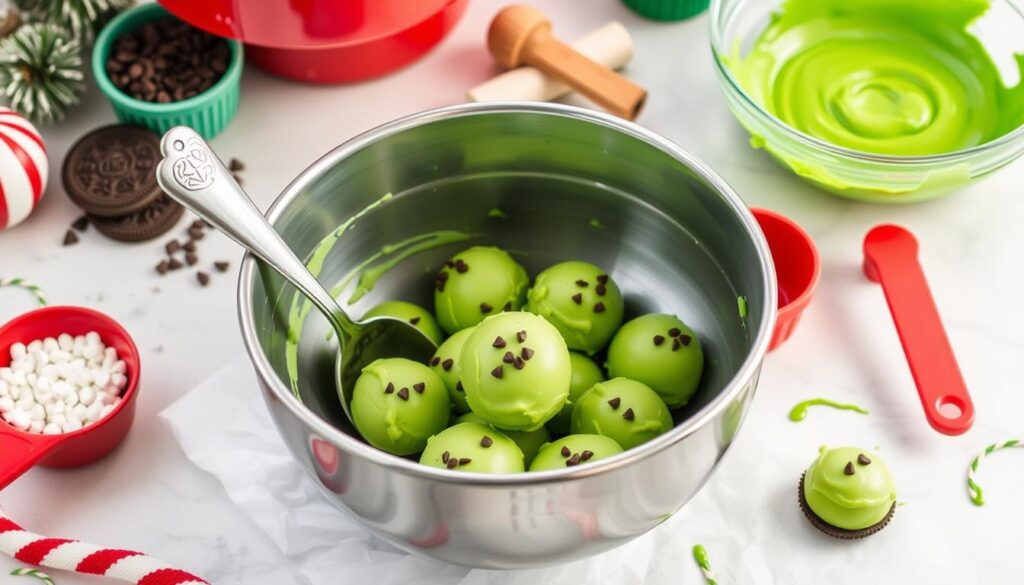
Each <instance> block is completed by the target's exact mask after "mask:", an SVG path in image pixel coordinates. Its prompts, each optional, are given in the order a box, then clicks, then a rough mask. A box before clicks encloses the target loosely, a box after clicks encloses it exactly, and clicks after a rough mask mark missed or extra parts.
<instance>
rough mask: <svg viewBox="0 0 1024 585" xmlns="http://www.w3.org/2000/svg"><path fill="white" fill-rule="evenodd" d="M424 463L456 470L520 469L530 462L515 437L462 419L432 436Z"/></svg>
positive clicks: (516, 470) (488, 471)
mask: <svg viewBox="0 0 1024 585" xmlns="http://www.w3.org/2000/svg"><path fill="white" fill-rule="evenodd" d="M420 463H422V464H423V465H429V466H431V467H440V468H442V469H451V470H454V471H475V472H478V473H518V472H521V471H523V470H524V469H525V468H526V466H525V465H524V464H523V453H522V452H521V451H520V450H519V447H517V446H516V444H515V441H513V440H512V439H510V438H508V437H507V436H505V434H504V433H502V432H501V431H499V430H497V429H495V428H493V427H490V426H488V425H482V424H477V423H461V424H457V425H455V426H452V427H448V428H447V429H445V430H443V431H441V432H440V433H438V434H437V435H435V436H433V437H431V438H430V440H429V441H428V442H427V448H426V449H424V450H423V455H421V456H420Z"/></svg>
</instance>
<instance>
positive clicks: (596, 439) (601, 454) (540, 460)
mask: <svg viewBox="0 0 1024 585" xmlns="http://www.w3.org/2000/svg"><path fill="white" fill-rule="evenodd" d="M619 453H622V447H620V446H619V444H618V443H616V442H615V441H613V440H612V439H610V438H608V437H605V436H602V435H569V436H568V437H562V438H561V439H558V440H557V441H555V442H553V443H548V444H547V445H544V446H543V447H541V449H540V453H538V454H537V456H536V457H535V458H534V460H533V463H531V464H530V466H529V468H530V471H547V470H549V469H565V468H566V467H575V466H577V465H584V464H586V463H593V462H595V461H600V460H601V459H606V458H608V457H611V456H612V455H618V454H619Z"/></svg>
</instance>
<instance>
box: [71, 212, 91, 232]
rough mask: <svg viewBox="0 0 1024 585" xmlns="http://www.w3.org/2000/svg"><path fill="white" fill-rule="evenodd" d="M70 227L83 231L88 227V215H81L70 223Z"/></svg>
mask: <svg viewBox="0 0 1024 585" xmlns="http://www.w3.org/2000/svg"><path fill="white" fill-rule="evenodd" d="M71 227H73V228H75V229H76V230H78V231H80V232H84V231H85V229H86V228H88V227H89V216H88V215H83V216H82V217H80V218H78V219H76V220H75V221H73V222H72V223H71Z"/></svg>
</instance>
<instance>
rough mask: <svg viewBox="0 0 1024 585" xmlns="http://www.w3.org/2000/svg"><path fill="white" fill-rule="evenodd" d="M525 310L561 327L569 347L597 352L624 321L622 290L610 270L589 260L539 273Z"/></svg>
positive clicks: (527, 294) (570, 263)
mask: <svg viewBox="0 0 1024 585" xmlns="http://www.w3.org/2000/svg"><path fill="white" fill-rule="evenodd" d="M526 297H527V299H528V302H527V305H526V310H527V311H529V312H531V313H536V314H538V315H540V316H541V317H544V318H545V319H547V320H548V321H549V322H551V324H552V325H554V326H555V328H556V329H558V332H559V333H561V334H562V337H564V338H565V343H566V345H568V346H569V349H576V350H579V351H583V352H586V353H587V354H589V355H594V354H595V353H597V352H598V351H600V350H602V349H604V347H605V346H606V345H608V340H609V339H611V338H612V335H614V334H615V330H616V329H618V328H619V325H621V324H622V311H623V302H622V292H621V291H619V287H618V285H617V284H615V281H614V280H612V279H611V277H609V276H608V273H607V272H605V271H604V270H602V269H601V268H599V267H597V266H594V265H593V264H589V263H587V262H576V261H571V262H562V263H559V264H555V265H554V266H552V267H550V268H548V269H547V270H545V271H544V272H541V273H540V274H538V275H537V279H536V281H534V284H533V288H531V289H530V290H529V292H527V293H526Z"/></svg>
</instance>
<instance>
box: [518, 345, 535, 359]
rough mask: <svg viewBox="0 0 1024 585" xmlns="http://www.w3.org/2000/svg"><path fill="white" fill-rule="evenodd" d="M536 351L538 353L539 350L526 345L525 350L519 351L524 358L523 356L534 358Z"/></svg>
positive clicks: (524, 357)
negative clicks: (536, 350)
mask: <svg viewBox="0 0 1024 585" xmlns="http://www.w3.org/2000/svg"><path fill="white" fill-rule="evenodd" d="M535 353H537V352H535V351H533V350H532V349H530V348H528V347H524V348H523V351H521V352H519V355H520V356H521V357H522V358H523V359H524V360H529V359H530V358H532V357H533V354H535Z"/></svg>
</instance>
